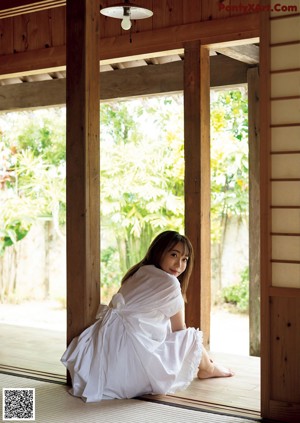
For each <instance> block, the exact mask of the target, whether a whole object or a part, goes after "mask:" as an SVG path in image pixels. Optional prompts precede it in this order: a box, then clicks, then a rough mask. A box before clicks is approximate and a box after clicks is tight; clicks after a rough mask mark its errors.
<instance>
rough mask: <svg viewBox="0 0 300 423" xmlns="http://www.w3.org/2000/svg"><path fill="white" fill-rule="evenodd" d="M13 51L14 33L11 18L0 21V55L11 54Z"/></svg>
mask: <svg viewBox="0 0 300 423" xmlns="http://www.w3.org/2000/svg"><path fill="white" fill-rule="evenodd" d="M13 51H14V33H13V20H12V18H8V19H0V53H1V55H3V54H12V53H13Z"/></svg>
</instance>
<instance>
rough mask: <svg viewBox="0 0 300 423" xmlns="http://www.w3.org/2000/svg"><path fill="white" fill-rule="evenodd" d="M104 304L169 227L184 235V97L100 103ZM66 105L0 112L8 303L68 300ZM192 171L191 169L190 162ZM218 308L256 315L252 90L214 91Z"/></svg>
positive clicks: (2, 262) (0, 222) (1, 265)
mask: <svg viewBox="0 0 300 423" xmlns="http://www.w3.org/2000/svg"><path fill="white" fill-rule="evenodd" d="M100 128H101V132H100V144H101V145H100V151H101V154H100V169H101V171H100V172H101V174H100V181H101V186H100V192H101V196H100V201H101V216H100V219H101V266H100V269H99V272H101V294H102V297H101V300H102V302H107V301H108V299H109V297H110V296H111V294H112V293H114V292H115V291H116V290H117V289H118V287H119V285H120V279H121V277H122V275H123V274H124V272H125V271H126V270H127V269H128V268H129V267H130V266H131V265H133V264H134V263H136V262H137V261H139V260H140V259H141V257H142V256H143V255H144V253H145V251H146V249H147V247H148V245H149V243H150V242H151V240H152V239H153V238H154V236H155V235H157V234H158V233H159V232H161V231H162V230H165V229H174V230H178V231H180V232H182V231H184V166H185V162H184V142H183V97H182V95H179V94H178V95H174V96H169V97H150V98H143V99H134V100H130V101H122V102H112V103H103V104H101V106H100ZM65 134H66V124H65V108H51V109H41V110H32V111H21V112H14V113H3V114H1V115H0V205H1V213H0V275H1V281H0V300H1V303H2V304H6V305H7V304H24V303H25V302H41V301H47V302H48V303H50V304H52V305H53V307H55V308H56V309H64V307H65V301H66V288H65V287H66V253H65V250H66V240H65V239H66V149H65V141H66V140H65V138H66V135H65ZM186 165H188V163H187V164H186ZM211 243H212V302H213V305H225V304H230V307H232V308H233V310H235V311H237V312H239V313H247V311H248V284H249V276H248V275H249V272H248V262H249V259H248V106H247V92H246V89H244V88H240V89H235V90H225V91H212V93H211Z"/></svg>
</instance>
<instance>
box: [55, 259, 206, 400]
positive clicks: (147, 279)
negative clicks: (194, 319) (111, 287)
mask: <svg viewBox="0 0 300 423" xmlns="http://www.w3.org/2000/svg"><path fill="white" fill-rule="evenodd" d="M183 306H184V303H183V299H182V295H181V289H180V284H179V281H178V279H177V278H176V277H175V276H172V275H170V274H168V273H166V272H164V271H163V270H160V269H158V268H156V267H155V266H152V265H147V266H143V267H141V268H140V269H139V270H138V271H137V272H136V273H135V274H134V275H133V276H132V277H131V278H130V279H128V280H127V281H126V282H125V283H124V284H123V285H122V286H121V288H120V290H119V292H118V293H117V294H115V295H114V296H113V298H112V301H111V304H110V306H109V307H108V306H104V309H103V308H102V312H101V316H100V318H99V319H98V320H97V321H96V322H95V323H94V324H93V325H92V326H90V327H88V328H87V329H86V330H85V331H84V332H83V333H82V334H81V335H80V336H79V337H76V338H74V339H73V340H72V342H71V343H70V345H69V347H68V348H67V350H66V351H65V353H64V354H63V356H62V358H61V361H62V363H63V364H64V365H65V366H66V367H67V368H68V370H69V372H70V375H71V378H72V389H71V390H70V393H71V394H72V395H75V396H78V397H81V398H82V399H83V400H84V401H86V402H95V401H100V400H101V399H107V398H133V397H137V396H139V395H143V394H167V393H173V392H175V391H177V390H183V389H186V388H187V386H188V385H189V384H190V382H191V381H192V379H193V378H194V377H195V373H196V371H197V368H198V366H199V363H200V359H201V354H202V332H200V331H199V330H197V329H194V328H188V329H184V330H181V331H177V332H172V331H171V329H170V317H171V316H173V315H174V314H176V313H177V312H178V311H179V310H181V309H182V307H183Z"/></svg>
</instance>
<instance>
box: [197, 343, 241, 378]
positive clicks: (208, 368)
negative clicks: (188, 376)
mask: <svg viewBox="0 0 300 423" xmlns="http://www.w3.org/2000/svg"><path fill="white" fill-rule="evenodd" d="M233 375H234V372H232V371H231V370H230V369H227V368H226V367H223V366H220V365H217V364H215V363H214V362H213V361H212V360H211V359H210V358H209V356H208V354H207V351H206V349H205V348H204V347H203V351H202V357H201V361H200V365H199V370H198V374H197V376H198V378H199V379H209V378H212V377H230V376H233Z"/></svg>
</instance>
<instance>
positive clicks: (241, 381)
mask: <svg viewBox="0 0 300 423" xmlns="http://www.w3.org/2000/svg"><path fill="white" fill-rule="evenodd" d="M210 356H211V357H212V358H213V359H214V360H215V361H216V362H218V363H222V364H224V365H226V366H229V367H230V368H231V369H232V370H234V371H235V376H234V377H231V378H220V379H207V380H198V379H194V381H193V382H192V383H191V385H190V386H189V387H188V389H187V390H185V391H182V392H179V393H176V394H174V395H168V396H164V395H157V396H147V398H148V399H149V400H153V399H154V400H157V401H161V402H165V403H170V402H172V403H175V404H178V405H182V406H186V407H189V408H200V409H203V410H206V409H208V410H211V409H213V410H214V411H219V412H221V413H224V412H226V413H228V414H232V415H237V416H240V415H242V416H247V417H253V418H259V417H260V359H259V358H257V357H246V356H236V355H230V354H221V353H210Z"/></svg>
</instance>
